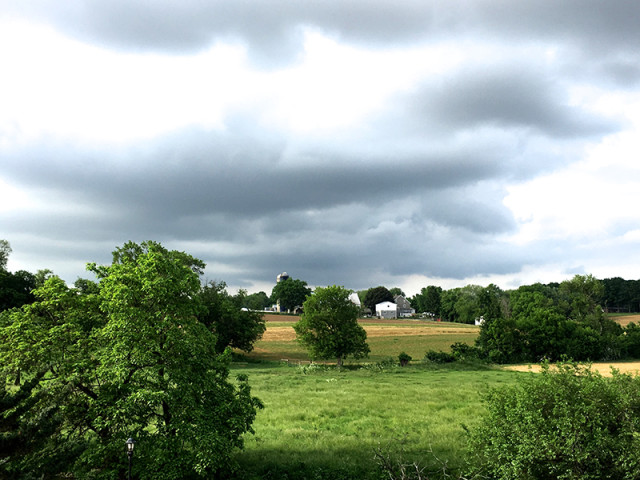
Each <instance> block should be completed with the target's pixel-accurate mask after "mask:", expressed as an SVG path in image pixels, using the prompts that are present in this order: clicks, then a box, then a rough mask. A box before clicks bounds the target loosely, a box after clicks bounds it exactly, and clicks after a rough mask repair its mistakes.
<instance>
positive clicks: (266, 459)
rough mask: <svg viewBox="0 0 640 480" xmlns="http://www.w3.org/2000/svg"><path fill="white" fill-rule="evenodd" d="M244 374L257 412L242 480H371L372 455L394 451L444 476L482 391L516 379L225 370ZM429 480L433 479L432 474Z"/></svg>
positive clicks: (457, 467)
mask: <svg viewBox="0 0 640 480" xmlns="http://www.w3.org/2000/svg"><path fill="white" fill-rule="evenodd" d="M234 371H235V372H236V373H244V374H247V375H249V381H250V384H251V386H252V391H253V393H254V394H255V395H257V396H258V397H259V398H260V399H261V400H262V401H263V402H264V404H265V409H264V410H262V411H260V412H259V414H258V417H257V418H256V421H255V423H254V429H255V432H256V433H255V435H253V436H252V435H248V436H247V437H246V449H245V450H244V451H243V452H240V453H239V454H238V455H237V460H238V462H239V463H240V466H241V471H240V472H239V475H238V478H248V479H267V478H269V479H276V478H278V479H302V478H309V479H311V478H313V479H316V478H317V479H319V478H327V479H338V480H339V479H341V478H342V479H351V478H353V479H356V478H357V479H364V480H366V479H376V480H378V479H379V478H380V472H379V471H378V469H377V466H376V463H375V461H374V460H373V456H374V450H375V449H376V448H378V447H380V448H382V449H383V450H384V451H390V452H393V451H399V450H400V448H401V447H402V450H404V453H403V455H404V457H405V458H406V459H407V460H411V461H412V462H413V461H417V462H419V463H420V464H422V465H425V466H427V467H428V469H431V470H433V471H434V472H436V471H440V472H441V471H442V465H441V464H440V463H439V462H438V461H437V460H436V457H437V458H439V459H441V460H442V461H443V462H446V463H447V464H448V471H449V473H451V474H454V473H455V472H459V471H461V470H463V469H464V451H465V445H466V438H465V431H464V428H463V425H467V426H473V425H474V424H475V423H476V422H477V421H478V419H479V416H480V415H481V413H482V411H483V406H482V402H481V396H482V394H483V393H484V392H486V391H487V389H488V388H489V387H491V386H495V385H498V384H500V383H510V382H512V381H513V379H514V378H515V376H517V375H523V374H522V373H516V372H508V371H502V370H493V369H489V368H487V367H466V368H460V367H459V366H458V367H451V366H447V367H435V366H428V365H413V366H410V367H405V368H400V367H396V366H390V365H389V364H380V365H375V364H373V365H370V366H368V367H367V368H358V369H355V368H352V369H349V368H345V369H341V370H338V369H336V368H335V367H322V366H320V367H311V368H310V367H308V366H303V367H296V366H291V365H290V366H283V365H276V364H263V365H259V364H258V365H251V364H246V365H243V366H235V367H234ZM430 478H439V477H438V476H437V475H435V476H434V477H430Z"/></svg>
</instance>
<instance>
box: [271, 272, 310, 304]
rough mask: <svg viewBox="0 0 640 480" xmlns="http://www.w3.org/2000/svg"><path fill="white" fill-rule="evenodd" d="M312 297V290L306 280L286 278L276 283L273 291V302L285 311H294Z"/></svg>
mask: <svg viewBox="0 0 640 480" xmlns="http://www.w3.org/2000/svg"><path fill="white" fill-rule="evenodd" d="M309 295H311V289H310V288H309V287H308V286H307V282H305V281H304V280H299V279H293V278H286V279H284V280H281V281H280V282H278V283H276V285H275V287H273V289H272V290H271V301H272V302H273V303H277V304H278V305H280V308H281V309H282V310H284V311H293V310H294V309H295V308H296V307H300V306H302V304H303V303H304V301H305V300H306V298H307V297H308V296H309Z"/></svg>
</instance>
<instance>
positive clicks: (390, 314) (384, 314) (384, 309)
mask: <svg viewBox="0 0 640 480" xmlns="http://www.w3.org/2000/svg"><path fill="white" fill-rule="evenodd" d="M376 316H377V317H378V318H398V306H397V305H396V304H395V303H393V302H381V303H377V304H376Z"/></svg>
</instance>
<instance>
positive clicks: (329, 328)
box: [293, 285, 370, 366]
mask: <svg viewBox="0 0 640 480" xmlns="http://www.w3.org/2000/svg"><path fill="white" fill-rule="evenodd" d="M350 294H351V290H347V289H345V288H344V287H340V286H335V285H334V286H330V287H326V288H322V287H319V288H317V289H316V290H315V292H314V293H313V294H312V295H311V296H310V297H309V298H307V300H306V301H305V302H304V313H303V314H302V315H301V317H300V320H299V321H298V322H297V323H296V324H295V325H294V326H293V328H294V330H295V332H296V336H297V339H298V341H299V342H300V343H301V344H302V345H304V346H305V347H306V348H307V349H308V350H309V352H310V354H311V357H312V358H314V359H316V358H319V359H328V358H336V359H337V363H338V366H341V365H342V362H343V360H344V359H345V358H347V356H349V355H352V356H353V357H354V358H362V357H366V356H367V355H368V354H369V351H370V350H369V345H368V344H367V333H366V332H365V330H364V328H362V327H361V326H360V325H358V312H359V308H358V306H357V305H355V304H354V303H353V302H351V300H349V295H350Z"/></svg>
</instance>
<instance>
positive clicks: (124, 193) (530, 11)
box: [2, 0, 640, 288]
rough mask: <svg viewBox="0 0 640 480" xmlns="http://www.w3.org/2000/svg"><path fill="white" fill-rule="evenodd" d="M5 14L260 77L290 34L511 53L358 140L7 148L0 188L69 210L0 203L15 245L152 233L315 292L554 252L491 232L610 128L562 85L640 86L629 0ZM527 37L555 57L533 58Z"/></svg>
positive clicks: (168, 140)
mask: <svg viewBox="0 0 640 480" xmlns="http://www.w3.org/2000/svg"><path fill="white" fill-rule="evenodd" d="M30 5H32V4H30ZM42 5H45V6H46V5H49V8H45V7H42ZM16 11H17V13H19V14H22V15H30V16H35V17H38V18H39V19H40V20H41V21H44V22H47V23H50V24H51V25H54V26H55V27H56V28H58V29H60V30H62V31H64V32H65V33H66V34H69V35H73V36H75V37H77V38H78V39H81V40H83V41H87V42H92V43H97V44H99V45H102V46H104V47H106V48H113V49H116V50H125V51H136V52H140V51H149V52H158V51H163V52H174V53H179V52H193V51H198V50H202V49H206V48H208V47H209V46H210V45H212V44H214V43H216V42H224V41H234V42H240V43H242V44H244V45H246V48H247V52H248V55H249V58H250V59H251V60H252V61H253V62H255V65H257V67H256V68H263V69H267V70H269V69H277V68H279V67H281V66H282V65H286V64H291V63H293V62H295V61H296V58H297V57H296V56H297V55H298V54H299V53H300V52H301V48H302V43H301V40H302V28H303V27H313V28H317V29H318V30H320V31H322V32H324V33H325V34H328V35H331V36H334V37H335V38H336V39H338V40H339V41H343V42H347V43H351V44H358V45H364V46H367V48H374V49H375V48H391V47H395V46H402V45H409V44H426V43H432V42H433V43H438V42H445V41H446V42H451V41H452V40H453V39H459V41H460V42H461V44H464V43H465V42H468V43H469V44H470V45H471V44H474V42H475V41H476V40H477V41H478V42H485V43H486V44H488V45H492V44H494V45H496V54H497V55H498V54H500V50H499V49H498V47H497V46H498V45H502V46H503V47H504V48H505V49H506V51H508V55H509V56H507V57H505V58H504V59H502V60H501V59H496V58H492V59H482V58H479V59H477V60H476V61H475V62H472V63H470V64H467V65H465V66H463V67H461V68H458V69H456V70H454V71H452V72H450V73H448V74H447V75H444V76H440V77H437V78H436V77H433V78H428V79H425V80H424V82H423V83H422V84H421V85H420V86H419V88H418V89H417V90H415V91H411V92H406V94H403V95H400V96H398V97H397V98H395V99H394V100H395V103H394V105H393V107H392V108H391V107H390V108H388V109H386V110H384V111H382V112H380V113H378V114H377V115H373V116H371V117H370V118H368V119H367V120H366V125H365V126H366V127H367V128H368V129H366V132H367V133H358V134H356V133H349V132H347V137H346V139H345V138H343V139H340V140H335V141H334V142H324V141H322V142H320V141H314V140H311V139H305V138H297V137H296V136H295V135H292V134H287V133H285V132H282V131H279V130H277V129H275V128H274V129H272V130H271V129H267V128H265V127H264V126H261V125H258V124H257V122H256V121H255V120H253V119H252V118H251V116H250V115H247V114H246V113H245V114H242V115H238V117H233V118H232V117H228V118H226V119H225V120H226V124H227V126H228V128H227V130H226V131H225V132H216V131H208V130H204V129H198V128H185V129H183V130H181V131H177V132H174V133H172V134H170V135H166V136H164V137H162V138H158V139H153V140H149V141H146V142H142V143H138V144H136V145H124V146H120V147H119V149H118V150H109V151H103V150H100V149H97V148H96V149H91V148H88V147H86V146H80V145H67V144H65V145H61V144H57V143H56V142H54V141H51V140H41V141H40V142H37V143H34V144H31V145H30V146H29V147H28V148H24V147H14V148H9V149H8V150H6V152H5V159H4V160H3V166H2V176H3V178H5V180H9V181H11V182H12V183H13V184H15V185H18V186H21V187H23V188H26V189H30V191H31V192H34V195H35V192H38V195H40V198H43V199H45V202H48V203H51V204H54V205H70V206H72V207H73V206H75V207H78V208H77V209H73V208H71V207H70V208H69V209H63V211H61V212H58V213H57V214H55V215H52V214H51V213H50V212H47V211H43V213H42V214H41V216H40V217H38V216H36V215H35V214H34V216H31V217H29V218H22V217H19V216H16V215H12V214H3V217H2V218H3V220H2V222H3V224H4V228H3V230H4V231H3V236H6V237H7V238H8V239H9V240H10V241H12V243H14V245H15V241H14V240H12V237H13V236H16V237H19V238H20V239H21V241H24V242H25V243H29V244H30V245H29V247H28V248H25V250H28V249H30V248H32V249H43V248H47V249H48V251H49V252H50V254H51V255H53V256H55V255H60V257H63V256H70V257H73V258H74V259H76V260H77V259H78V258H79V257H81V256H82V258H81V260H83V261H94V260H95V261H104V262H107V261H109V250H110V249H111V248H113V247H114V246H116V245H117V244H120V243H122V242H124V241H126V240H128V239H133V240H136V241H141V240H144V239H157V240H160V241H164V242H168V244H169V246H176V247H177V248H185V249H190V253H193V254H195V255H197V256H200V257H201V258H203V259H204V260H205V261H207V262H208V263H209V264H210V265H211V270H210V273H209V274H210V275H211V276H212V277H221V278H222V279H224V280H226V281H227V282H228V283H230V284H233V285H245V286H248V285H251V283H252V282H254V281H258V282H268V281H272V280H273V278H275V275H276V274H277V273H278V272H279V271H282V270H288V271H289V272H290V273H292V274H293V275H294V276H295V277H297V278H304V279H305V280H307V281H308V282H309V283H311V284H318V285H321V284H328V283H342V284H346V285H348V286H350V287H353V288H364V287H368V286H373V285H375V284H378V283H380V282H383V281H386V279H388V278H390V277H392V278H393V277H396V276H397V277H398V278H400V277H402V276H404V275H410V274H425V275H429V276H432V277H447V278H466V277H470V276H473V275H482V274H484V275H490V274H507V273H517V272H519V271H520V270H521V269H522V268H523V266H524V265H530V264H535V263H536V262H539V261H541V260H540V259H539V258H538V254H537V252H540V254H541V255H542V252H544V255H545V256H546V258H545V261H552V260H553V258H554V257H555V255H557V256H558V258H560V257H561V256H562V254H561V253H557V254H556V253H555V251H554V249H553V248H550V247H549V245H539V246H536V247H533V248H528V249H524V248H521V247H517V246H513V245H507V244H505V243H504V241H503V240H501V239H502V236H503V235H505V234H508V233H510V232H514V231H515V228H516V222H515V220H514V219H513V218H512V217H511V214H510V212H509V211H508V210H507V209H506V207H505V206H504V205H503V204H502V199H503V198H504V196H505V188H504V186H505V184H506V182H510V181H522V180H526V179H528V178H533V177H534V176H536V175H538V174H540V173H541V172H547V171H552V170H553V169H555V168H558V167H559V166H562V165H566V164H568V163H570V162H572V161H575V160H576V157H575V155H574V154H575V152H577V151H579V150H580V149H581V148H582V147H581V146H582V145H583V144H584V142H588V141H597V140H598V139H600V138H602V137H603V136H604V135H606V134H609V133H612V132H615V131H617V130H619V129H620V128H621V125H620V123H619V122H618V121H614V120H612V119H610V118H603V117H601V116H598V115H596V114H594V113H592V112H589V111H586V110H585V109H583V108H581V107H580V106H576V105H572V104H571V103H570V99H569V96H570V95H569V92H568V88H569V87H570V86H571V85H572V82H576V81H579V82H581V83H582V84H585V85H598V86H600V85H609V84H611V85H617V86H620V87H623V88H633V87H634V86H635V85H637V83H638V79H640V69H639V68H638V65H639V64H640V62H639V61H638V60H640V59H639V58H638V55H639V53H638V52H640V49H639V48H638V47H639V46H640V30H639V29H638V28H637V26H638V24H639V23H640V22H639V20H640V3H638V2H630V1H621V2H608V3H606V4H605V3H603V2H599V1H577V0H576V1H563V2H556V1H537V2H510V1H489V0H485V1H473V2H471V1H454V2H446V3H442V2H428V1H415V2H413V1H410V2H402V3H398V2H382V1H380V2H370V1H367V2H365V1H355V2H342V1H340V2H338V1H333V0H331V1H325V2H289V1H272V2H262V1H255V2H252V1H249V2H227V1H213V2H205V3H202V2H199V1H183V2H174V3H167V2H155V1H151V0H149V1H140V2H129V1H119V0H118V1H108V2H107V1H89V2H74V1H69V2H65V6H64V8H61V7H60V4H59V3H58V2H49V3H48V4H47V2H43V3H42V4H41V6H40V8H39V9H36V10H34V9H33V7H32V6H29V5H27V6H24V5H23V6H15V7H14V13H15V12H16ZM539 44H545V45H548V48H549V49H550V50H554V51H557V53H556V54H555V55H556V56H560V57H561V60H559V61H555V62H554V63H553V64H548V63H545V60H544V59H541V58H529V57H528V56H527V54H526V52H527V51H528V50H527V49H528V48H529V46H531V45H539ZM519 49H522V52H523V53H522V56H521V58H513V56H514V55H515V56H517V52H518V51H519ZM514 52H515V53H514ZM68 242H71V243H68ZM105 245H110V246H109V247H107V248H108V250H107V251H105ZM15 247H16V248H15V249H16V250H19V249H18V245H15ZM74 265H75V264H74ZM48 266H49V265H47V264H43V265H42V267H43V268H44V267H48ZM216 267H219V268H220V269H221V271H222V272H223V273H218V272H217V271H216V270H215V269H216ZM70 272H71V270H69V272H65V273H66V274H67V275H69V276H72V275H71V273H70ZM78 274H81V273H80V272H78ZM68 280H71V281H73V278H68ZM390 286H391V285H390Z"/></svg>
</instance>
